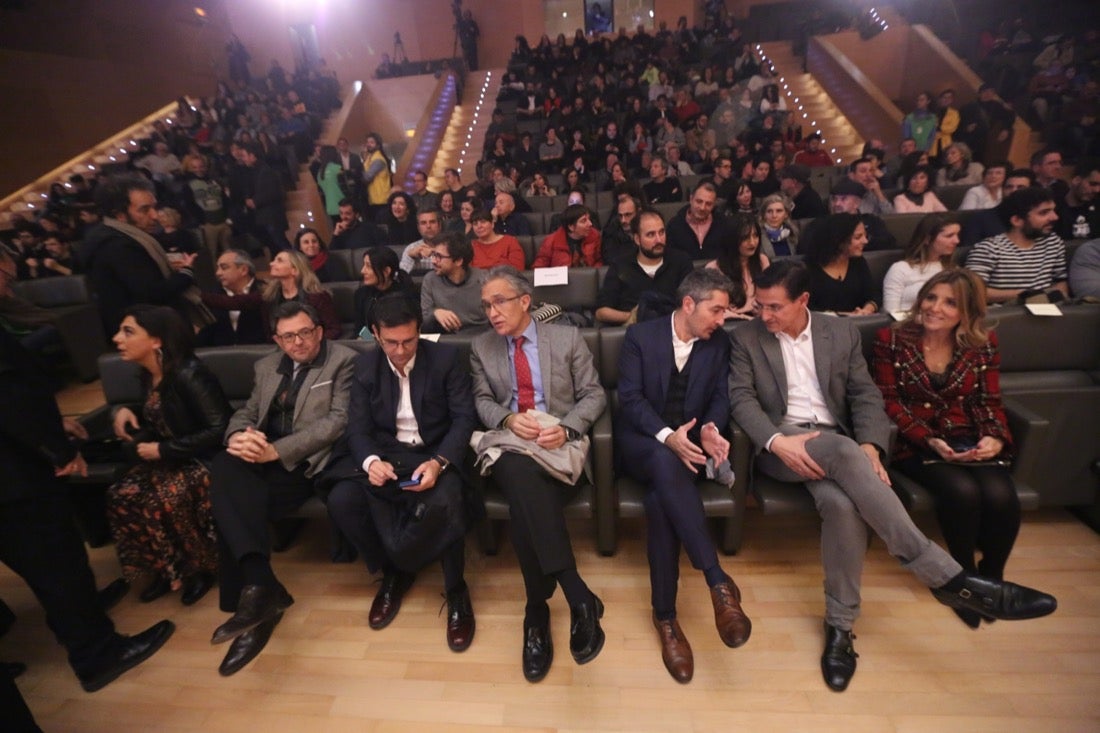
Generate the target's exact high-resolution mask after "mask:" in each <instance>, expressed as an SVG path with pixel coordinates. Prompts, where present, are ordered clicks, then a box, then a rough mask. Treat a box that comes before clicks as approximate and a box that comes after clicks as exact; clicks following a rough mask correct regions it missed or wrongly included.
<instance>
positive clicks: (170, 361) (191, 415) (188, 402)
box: [107, 306, 232, 606]
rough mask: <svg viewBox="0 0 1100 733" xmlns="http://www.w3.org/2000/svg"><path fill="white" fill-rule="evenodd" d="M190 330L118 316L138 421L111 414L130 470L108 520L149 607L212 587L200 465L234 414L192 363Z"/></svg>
mask: <svg viewBox="0 0 1100 733" xmlns="http://www.w3.org/2000/svg"><path fill="white" fill-rule="evenodd" d="M192 338H193V337H192V334H191V330H190V329H189V328H188V327H187V325H186V324H185V323H184V322H183V320H182V319H181V318H180V317H179V316H178V315H177V314H176V312H175V311H174V310H172V309H171V308H166V307H163V306H135V307H133V308H131V309H129V310H128V311H126V315H125V317H124V318H123V319H122V324H121V325H120V326H119V330H118V333H116V334H115V336H114V339H113V340H114V342H115V345H116V346H117V347H118V351H119V354H120V356H121V357H122V359H123V360H124V361H129V362H133V363H135V364H137V365H138V366H140V367H141V380H142V386H143V391H144V394H145V399H144V401H143V404H142V405H141V408H140V413H141V417H140V418H139V417H138V415H137V414H135V409H137V406H135V408H134V409H131V408H130V407H120V408H118V409H117V410H116V411H115V413H114V431H115V435H117V436H118V437H119V438H120V439H122V440H123V441H125V443H126V445H127V446H128V448H130V449H132V451H133V453H134V457H135V460H136V461H137V464H136V465H135V466H133V467H132V468H131V469H130V470H129V471H127V472H126V474H125V475H124V476H123V477H122V479H121V480H119V481H118V482H117V483H115V484H114V485H113V486H111V488H110V489H109V490H108V493H107V516H108V520H109V522H110V526H111V534H112V535H113V537H114V540H115V549H116V551H117V552H118V558H119V562H120V563H121V565H122V572H123V575H124V576H125V577H126V579H127V580H129V581H133V580H134V579H135V578H137V577H139V576H142V575H146V576H148V575H151V576H152V578H153V580H152V582H151V583H150V585H149V586H148V587H147V588H146V589H145V590H144V591H142V593H141V596H140V597H141V600H142V601H143V602H146V603H148V602H150V601H153V600H156V599H157V598H159V597H161V596H162V595H164V594H165V593H168V592H169V591H171V590H180V589H182V590H183V595H182V601H183V603H184V605H188V606H189V605H192V604H193V603H196V602H197V601H198V600H199V599H200V598H202V597H203V596H204V595H205V594H206V592H207V591H208V590H210V587H211V586H212V585H213V583H214V575H215V571H216V569H217V545H216V538H215V534H214V518H213V515H212V513H211V510H210V497H209V488H210V474H209V472H208V471H207V469H206V466H205V465H203V463H202V461H204V460H206V459H209V458H211V457H212V456H213V455H214V454H215V453H216V452H217V451H218V450H219V449H220V448H221V445H222V438H223V436H224V434H225V429H226V426H227V425H228V423H229V417H230V415H231V414H232V408H231V407H230V405H229V402H228V401H227V400H226V398H225V394H224V393H223V392H222V388H221V385H220V384H219V383H218V379H217V377H215V376H214V375H213V373H211V372H210V370H209V369H207V368H206V366H204V365H203V364H202V362H200V361H199V360H198V359H197V358H196V357H195V353H194V350H193V348H192Z"/></svg>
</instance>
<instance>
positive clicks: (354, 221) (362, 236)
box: [329, 199, 386, 250]
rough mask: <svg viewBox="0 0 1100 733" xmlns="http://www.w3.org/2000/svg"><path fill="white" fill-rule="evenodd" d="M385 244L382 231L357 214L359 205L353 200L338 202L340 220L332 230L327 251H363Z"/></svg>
mask: <svg viewBox="0 0 1100 733" xmlns="http://www.w3.org/2000/svg"><path fill="white" fill-rule="evenodd" d="M385 243H386V236H385V235H384V234H383V233H382V230H381V229H379V228H378V227H376V226H375V225H374V224H373V223H371V222H369V221H364V220H363V217H362V216H360V214H359V204H358V203H357V202H356V201H355V200H354V199H344V200H342V201H341V202H340V220H339V221H338V222H336V225H335V226H334V227H333V228H332V244H331V245H330V246H329V249H334V250H335V249H363V248H365V247H377V246H380V245H383V244H385Z"/></svg>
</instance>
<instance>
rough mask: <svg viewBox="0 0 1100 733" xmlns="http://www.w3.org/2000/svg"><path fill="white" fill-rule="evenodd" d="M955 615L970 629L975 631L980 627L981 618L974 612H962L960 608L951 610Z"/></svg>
mask: <svg viewBox="0 0 1100 733" xmlns="http://www.w3.org/2000/svg"><path fill="white" fill-rule="evenodd" d="M951 610H952V611H954V612H955V615H956V616H958V617H959V620H960V621H962V622H963V623H964V624H966V625H967V626H969V627H970V628H972V629H976V628H978V627H979V626H981V625H982V616H981V614H979V613H977V612H976V611H964V610H962V609H961V608H952V609H951Z"/></svg>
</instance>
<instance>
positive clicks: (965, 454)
mask: <svg viewBox="0 0 1100 733" xmlns="http://www.w3.org/2000/svg"><path fill="white" fill-rule="evenodd" d="M1000 361H1001V359H1000V354H999V353H998V352H997V339H996V337H995V335H994V333H993V332H992V331H990V330H988V326H987V324H986V323H985V288H984V285H983V284H982V282H981V280H979V279H978V277H977V276H976V275H974V274H973V273H972V272H970V271H969V270H965V269H961V268H953V269H950V270H944V271H943V272H940V273H938V274H936V275H933V276H932V277H931V278H930V279H929V280H928V281H927V282H926V283H925V284H924V286H923V287H922V288H921V289H920V292H919V293H918V294H917V298H916V302H915V304H914V306H913V310H912V311H910V314H909V317H908V318H906V320H904V321H902V322H901V323H899V324H897V325H896V326H895V327H893V328H884V329H882V330H881V331H879V333H878V335H877V338H876V340H875V357H874V376H875V382H876V383H877V384H878V386H879V389H880V390H882V396H883V398H884V400H885V402H886V414H887V415H889V416H890V419H891V420H893V421H894V422H895V423H897V426H898V440H897V442H896V443H895V445H894V466H895V467H896V468H897V469H898V470H899V471H901V472H902V473H904V474H905V475H906V476H909V477H911V478H913V479H915V480H916V481H918V482H919V483H920V484H921V485H923V486H925V487H926V488H927V489H928V490H929V491H930V492H932V493H933V494H934V495H935V497H936V516H937V518H938V519H939V522H940V528H941V529H942V530H943V538H944V540H946V541H947V548H948V550H950V551H951V556H952V557H953V558H955V559H956V560H957V561H958V562H959V564H960V565H962V567H963V570H966V571H967V572H969V573H978V574H980V575H984V576H986V577H988V578H995V579H997V580H1000V579H1001V578H1003V577H1004V569H1005V564H1006V563H1007V562H1008V556H1009V553H1011V552H1012V546H1013V544H1014V543H1015V541H1016V534H1017V532H1018V531H1019V529H1020V500H1019V498H1018V497H1017V494H1016V486H1015V484H1014V483H1013V481H1012V475H1011V474H1010V473H1009V468H1008V465H1009V461H1010V460H1011V458H1012V455H1013V453H1014V447H1013V444H1012V436H1011V434H1010V433H1009V430H1008V419H1007V417H1006V416H1005V412H1004V407H1003V406H1002V404H1001V390H1000V369H999V367H1000ZM976 554H980V555H981V561H980V562H977V563H975V555H976ZM955 613H956V614H957V615H958V616H959V618H960V619H962V620H963V622H964V623H965V624H966V625H967V626H969V627H971V628H974V629H976V628H978V626H979V625H980V624H981V617H980V616H979V615H978V614H977V613H975V612H973V611H960V610H956V611H955Z"/></svg>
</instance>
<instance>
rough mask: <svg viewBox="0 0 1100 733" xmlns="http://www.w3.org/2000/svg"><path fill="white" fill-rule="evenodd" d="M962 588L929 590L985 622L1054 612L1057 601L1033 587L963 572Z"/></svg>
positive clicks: (941, 600) (937, 598) (954, 607)
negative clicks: (976, 615)
mask: <svg viewBox="0 0 1100 733" xmlns="http://www.w3.org/2000/svg"><path fill="white" fill-rule="evenodd" d="M961 581H962V586H961V587H960V588H959V589H958V590H955V591H951V590H947V588H946V586H945V587H942V588H932V595H933V596H935V597H936V600H937V601H939V602H940V603H942V604H944V605H945V606H950V607H951V608H953V609H955V610H957V611H972V612H974V613H977V614H979V615H980V616H982V617H983V618H986V619H1003V620H1005V621H1019V620H1022V619H1029V618H1039V617H1041V616H1047V615H1049V614H1052V613H1054V610H1055V609H1056V608H1058V601H1057V599H1056V598H1055V597H1054V596H1052V595H1049V594H1047V593H1043V592H1042V591H1037V590H1035V589H1034V588H1027V587H1025V586H1022V585H1016V584H1015V583H1010V582H1008V581H1007V580H992V579H990V578H983V577H982V576H980V575H971V574H970V573H963V576H962V579H961Z"/></svg>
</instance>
